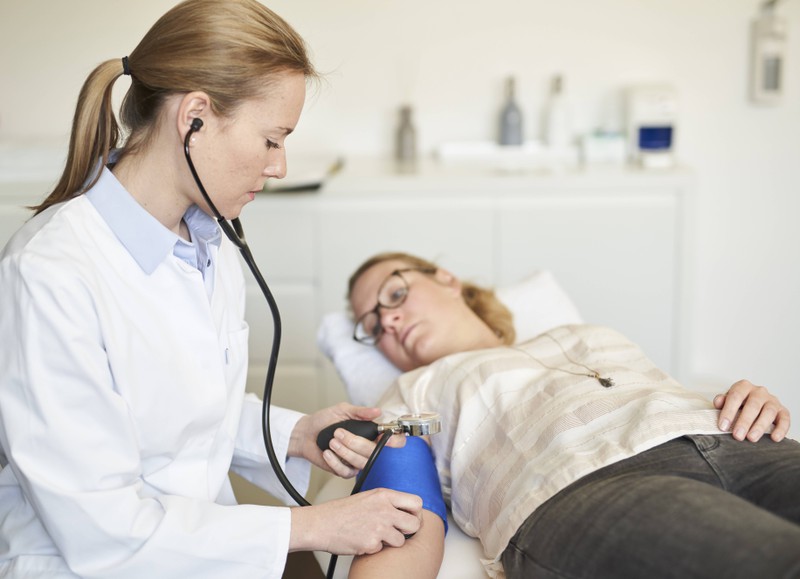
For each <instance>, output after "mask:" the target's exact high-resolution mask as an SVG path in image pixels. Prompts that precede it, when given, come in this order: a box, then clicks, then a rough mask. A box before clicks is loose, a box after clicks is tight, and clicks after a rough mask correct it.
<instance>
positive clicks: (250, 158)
mask: <svg viewBox="0 0 800 579" xmlns="http://www.w3.org/2000/svg"><path fill="white" fill-rule="evenodd" d="M305 91H306V81H305V77H304V76H303V75H302V74H300V73H295V72H287V73H283V74H281V75H279V77H278V79H277V80H274V81H273V82H272V83H271V84H270V86H269V87H268V88H267V89H266V91H265V94H264V95H263V96H262V97H259V98H257V99H253V100H249V101H245V102H244V103H243V104H242V105H240V106H239V107H238V108H237V109H236V111H235V112H234V114H233V116H232V117H230V118H221V117H219V116H215V115H214V114H213V113H210V115H211V116H212V117H213V122H212V123H207V124H206V125H204V127H203V129H202V130H201V131H200V132H199V133H196V134H195V136H196V139H197V143H196V144H195V145H194V146H193V147H192V158H193V160H194V162H195V166H196V167H197V171H198V174H199V175H200V178H201V179H202V181H203V184H204V185H205V188H206V191H207V192H208V194H209V196H210V197H211V200H212V201H213V202H214V205H215V206H216V207H217V210H218V211H219V212H220V213H221V214H222V215H223V216H224V217H225V218H226V219H234V218H236V217H238V216H239V214H240V213H241V211H242V208H243V207H244V206H245V205H246V204H247V203H249V202H250V201H252V200H253V199H254V198H255V195H256V193H258V192H259V191H261V189H262V188H263V187H264V184H265V183H266V181H267V179H270V178H273V179H282V178H283V177H284V176H285V175H286V149H285V143H286V137H288V136H289V134H290V133H291V132H292V131H293V130H294V128H295V126H296V125H297V122H298V120H299V118H300V112H301V111H302V109H303V103H304V101H305ZM206 127H208V129H206ZM204 133H205V134H204ZM201 139H202V141H201ZM194 188H195V189H196V186H195V187H194ZM193 199H194V200H195V203H197V204H198V205H199V206H201V207H204V208H205V207H206V204H205V202H204V201H203V198H202V196H201V195H200V193H199V191H198V192H197V195H196V196H193ZM206 211H207V212H209V213H210V211H209V210H208V209H207V208H206Z"/></svg>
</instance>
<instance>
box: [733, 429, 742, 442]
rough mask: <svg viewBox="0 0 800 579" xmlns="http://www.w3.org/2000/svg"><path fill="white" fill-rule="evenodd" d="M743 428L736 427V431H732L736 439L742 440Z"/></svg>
mask: <svg viewBox="0 0 800 579" xmlns="http://www.w3.org/2000/svg"><path fill="white" fill-rule="evenodd" d="M744 435H745V432H744V428H737V429H736V432H734V433H733V437H734V438H735V439H737V440H744Z"/></svg>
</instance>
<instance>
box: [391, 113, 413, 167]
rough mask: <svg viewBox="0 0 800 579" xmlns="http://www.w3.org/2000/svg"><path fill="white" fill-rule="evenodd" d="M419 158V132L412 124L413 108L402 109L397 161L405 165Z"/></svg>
mask: <svg viewBox="0 0 800 579" xmlns="http://www.w3.org/2000/svg"><path fill="white" fill-rule="evenodd" d="M416 158H417V131H416V130H415V129H414V125H413V124H412V122H411V107H410V106H408V105H406V106H403V107H400V124H399V125H398V127H397V141H396V143H395V159H396V160H397V161H398V162H400V163H403V164H412V163H413V162H414V161H415V160H416Z"/></svg>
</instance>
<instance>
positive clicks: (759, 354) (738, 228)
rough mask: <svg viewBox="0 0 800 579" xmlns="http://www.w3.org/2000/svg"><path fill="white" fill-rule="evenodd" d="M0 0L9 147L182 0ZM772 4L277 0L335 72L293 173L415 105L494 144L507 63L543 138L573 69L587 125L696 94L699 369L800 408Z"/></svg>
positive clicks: (790, 8) (797, 212) (792, 157)
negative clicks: (659, 99)
mask: <svg viewBox="0 0 800 579" xmlns="http://www.w3.org/2000/svg"><path fill="white" fill-rule="evenodd" d="M0 2H2V3H1V4H0V142H2V141H6V142H8V141H13V142H19V141H24V140H29V139H31V138H34V137H35V138H40V137H41V138H45V139H49V140H57V141H59V140H60V141H65V139H66V136H65V135H66V134H67V131H68V129H69V124H70V120H71V116H72V110H73V106H74V102H75V99H76V97H77V94H78V90H79V87H80V83H81V82H82V80H83V78H84V77H85V75H86V74H87V73H88V72H89V71H90V70H91V68H92V67H93V66H94V65H95V64H96V63H97V62H99V61H100V60H103V59H106V58H116V57H122V56H124V55H125V54H127V53H128V52H129V51H130V50H132V49H133V47H134V46H135V44H136V42H137V40H138V39H139V38H140V36H141V35H142V34H143V33H144V32H145V30H146V29H147V27H149V25H150V24H152V22H153V21H154V20H155V19H156V18H157V17H158V16H159V15H160V14H161V13H162V12H163V11H165V10H166V9H167V8H168V7H170V6H171V5H172V4H173V3H174V2H172V1H171V0H139V1H138V2H136V3H135V5H134V4H132V3H130V2H121V1H117V0H72V1H70V2H53V1H52V0H26V1H25V2H17V1H14V0H0ZM759 4H760V0H669V1H664V0H559V1H558V2H552V1H544V0H527V1H525V2H521V1H519V0H494V1H493V2H491V3H484V2H481V3H478V2H465V1H464V0H435V1H431V0H404V1H403V2H382V1H375V0H339V1H335V2H332V1H330V0H274V1H271V2H268V5H269V6H271V7H272V8H273V9H275V10H276V11H277V12H278V13H280V14H281V15H283V16H284V17H285V18H286V19H287V20H288V21H289V22H290V23H292V24H293V25H294V26H295V27H296V28H297V29H298V30H299V31H300V32H301V34H303V35H304V36H305V37H306V39H307V40H308V42H309V44H310V46H311V48H312V51H313V53H314V55H315V62H316V63H317V65H318V67H319V68H320V69H321V70H322V71H324V72H327V73H328V75H327V81H326V83H324V84H323V85H322V86H321V87H320V89H319V90H318V91H316V93H315V94H314V95H313V96H311V98H310V99H309V102H308V105H307V107H306V108H307V112H306V113H305V115H304V117H303V119H302V121H301V124H300V127H299V130H298V132H297V133H296V134H295V135H293V136H292V137H291V140H290V143H289V150H290V166H291V155H292V154H295V155H303V154H310V153H316V152H331V151H334V152H337V153H344V154H373V155H388V154H389V152H390V147H391V136H392V130H393V128H394V125H395V122H396V111H397V107H398V106H399V105H400V104H401V103H403V102H406V101H410V102H411V103H413V105H414V107H415V121H416V125H417V127H418V131H419V138H420V145H421V149H422V151H423V152H426V153H428V152H430V151H432V150H433V149H434V148H435V147H436V145H438V144H439V143H441V142H444V141H452V140H459V139H487V138H491V137H493V135H494V131H495V119H496V116H497V110H498V108H499V105H500V102H501V98H502V80H503V78H504V77H506V76H507V75H509V74H514V75H516V77H517V79H518V83H517V84H518V93H519V97H520V104H521V106H522V108H523V112H524V113H525V115H526V134H527V137H529V138H535V137H537V136H538V134H539V130H540V128H541V126H540V125H541V123H540V122H539V116H540V111H541V108H542V105H543V103H544V98H545V94H546V88H547V85H548V82H549V79H550V77H551V76H552V74H554V73H557V72H561V73H563V74H564V75H565V76H566V82H567V88H568V91H569V94H570V95H571V98H572V102H573V105H574V108H575V112H576V125H577V128H579V129H582V130H588V129H592V128H595V127H597V126H600V125H603V126H606V127H610V128H621V126H622V102H621V90H622V89H623V88H624V87H625V86H628V85H630V84H633V83H638V82H646V81H665V82H670V83H672V84H674V85H675V86H676V88H677V89H678V91H679V94H680V101H681V103H680V107H681V116H680V125H679V127H678V132H677V147H678V154H679V157H680V159H681V161H682V162H683V163H684V164H686V165H688V166H690V167H692V168H693V169H694V170H695V171H696V174H697V183H698V187H697V198H696V207H695V209H696V220H695V227H694V230H693V232H692V233H693V236H694V252H693V253H694V255H693V259H694V262H693V264H692V282H691V294H692V295H691V296H690V299H691V301H692V304H693V311H692V320H693V331H692V337H691V339H692V352H693V356H692V360H691V362H692V367H693V368H694V372H695V374H696V375H697V376H701V377H708V378H710V379H711V380H712V381H720V383H724V382H726V381H730V380H733V379H735V378H737V377H741V376H744V377H749V378H751V379H752V380H753V381H756V382H758V383H763V384H766V385H768V386H769V387H770V388H771V389H772V390H773V391H775V392H777V393H778V394H779V395H780V396H781V397H782V398H783V399H784V400H785V401H787V402H788V404H789V406H790V408H791V409H792V411H793V414H794V415H795V417H800V382H799V381H798V378H797V376H798V371H797V367H798V361H797V360H798V357H799V356H798V351H799V350H800V337H798V336H799V335H800V334H798V328H800V306H798V299H800V259H798V258H800V227H798V226H797V220H798V216H800V200H799V199H800V187H798V186H799V185H800V74H799V72H800V0H783V1H782V2H780V3H779V5H778V6H779V12H780V13H781V14H783V15H784V16H785V17H786V18H787V19H788V21H789V50H788V65H789V66H788V70H787V77H786V82H787V84H786V94H785V98H784V101H783V103H782V104H781V105H779V106H774V107H761V106H754V105H752V104H750V103H749V102H748V99H747V91H746V86H747V75H748V58H749V52H748V47H749V44H748V33H749V23H750V20H751V19H752V18H753V17H754V16H755V15H756V13H757V9H758V6H759ZM122 84H123V83H122V82H121V85H122ZM594 234H595V233H592V235H594ZM798 419H799V420H800V418H798Z"/></svg>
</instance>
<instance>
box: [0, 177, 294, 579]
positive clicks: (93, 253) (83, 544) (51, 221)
mask: <svg viewBox="0 0 800 579" xmlns="http://www.w3.org/2000/svg"><path fill="white" fill-rule="evenodd" d="M97 187H107V188H109V190H110V191H115V190H116V191H117V192H118V190H119V188H121V185H120V184H119V183H118V182H117V181H116V179H115V178H114V177H113V175H111V173H110V172H108V171H104V173H103V176H102V178H101V181H100V183H98V185H97ZM215 269H216V278H215V282H214V291H213V294H212V295H211V298H210V299H209V296H208V295H207V293H206V290H205V288H204V284H203V280H202V276H201V274H200V272H199V271H198V270H197V269H195V268H193V267H191V266H189V265H188V264H186V263H184V262H182V261H181V260H179V259H177V258H175V257H174V256H173V255H167V256H165V259H164V261H163V262H162V263H160V264H159V265H158V267H157V268H156V269H155V270H154V271H153V272H152V273H150V274H147V273H145V272H144V271H143V270H142V268H141V267H140V266H139V265H138V264H137V262H136V261H135V260H134V259H133V258H132V257H131V255H130V254H129V253H128V252H127V251H126V248H125V247H124V246H123V245H122V244H121V243H120V242H119V241H118V240H117V238H116V237H115V235H114V234H113V232H112V230H111V229H110V228H109V227H108V225H107V223H106V222H105V221H104V220H103V218H102V217H101V216H100V214H99V213H98V212H97V210H96V209H95V208H94V207H93V205H92V203H91V202H90V201H89V200H88V199H86V197H85V196H81V197H78V198H76V199H73V200H71V201H69V202H66V203H63V204H60V205H58V206H55V207H52V208H50V209H48V210H47V211H45V212H44V213H42V214H40V215H39V216H37V217H36V218H34V219H33V220H31V222H29V223H28V224H27V225H26V226H25V227H24V228H23V230H22V231H21V232H20V233H19V234H18V235H17V236H16V237H15V238H14V239H13V240H12V241H11V242H10V244H9V246H8V247H7V248H6V250H5V252H4V253H3V255H2V256H0V288H2V289H0V344H2V347H0V466H2V471H0V577H55V576H65V577H66V576H72V575H71V574H70V573H74V574H75V575H78V576H80V577H103V578H111V577H115V578H116V577H119V578H136V579H141V578H143V577H191V578H192V579H198V578H202V577H208V578H214V579H219V578H220V577H225V578H226V579H227V578H237V577H242V578H244V577H276V578H277V577H280V576H281V574H282V570H283V568H284V565H285V558H286V554H287V550H288V541H289V531H290V512H289V509H288V508H284V507H263V506H255V505H235V499H234V496H233V492H232V490H231V487H230V483H229V480H228V476H227V475H228V470H229V467H231V466H232V468H233V469H234V470H237V471H238V472H239V473H240V474H242V475H243V476H245V477H246V478H248V479H249V480H252V481H254V482H256V483H257V484H259V485H261V486H263V487H265V488H267V489H268V490H270V491H271V492H273V493H275V494H277V495H281V492H280V491H279V490H278V489H279V484H278V483H277V481H276V479H275V478H274V477H273V476H272V473H271V470H270V469H269V466H268V463H267V460H266V456H265V455H266V453H265V451H264V449H263V442H262V437H261V405H260V401H259V400H257V398H256V397H255V396H252V397H251V398H248V397H246V396H245V393H244V385H245V375H246V369H247V337H248V327H247V325H246V323H245V322H244V319H243V314H244V311H243V310H244V305H243V304H244V282H243V276H242V272H241V267H240V265H239V261H238V256H237V255H236V250H235V249H234V248H233V246H232V244H230V243H229V242H228V240H227V239H223V242H222V245H221V248H220V249H219V255H218V256H217V267H216V268H215ZM271 416H272V430H273V439H274V441H275V447H276V452H277V453H278V456H285V452H286V449H287V446H288V435H289V434H290V432H291V430H292V428H293V427H294V425H295V423H296V421H297V419H298V418H299V416H300V415H299V414H297V413H294V412H291V411H288V410H282V409H277V408H275V409H273V412H272V413H271ZM3 455H5V456H3ZM286 466H287V467H288V468H287V472H288V474H289V476H290V477H291V478H292V479H293V480H294V481H295V484H297V485H298V486H299V487H300V488H301V492H303V490H304V489H305V485H307V480H308V475H309V466H308V463H306V462H305V461H302V460H298V459H290V460H288V461H287V465H286Z"/></svg>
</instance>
